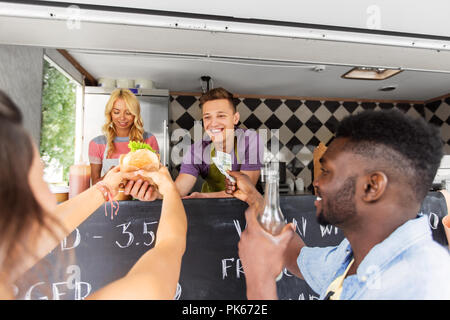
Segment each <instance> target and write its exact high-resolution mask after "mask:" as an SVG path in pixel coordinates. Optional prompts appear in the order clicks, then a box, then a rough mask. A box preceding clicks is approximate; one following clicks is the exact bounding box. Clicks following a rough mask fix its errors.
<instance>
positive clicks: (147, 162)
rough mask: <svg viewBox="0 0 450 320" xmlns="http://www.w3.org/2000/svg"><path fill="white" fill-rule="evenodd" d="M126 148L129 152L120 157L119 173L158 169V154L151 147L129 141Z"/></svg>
mask: <svg viewBox="0 0 450 320" xmlns="http://www.w3.org/2000/svg"><path fill="white" fill-rule="evenodd" d="M128 148H130V152H128V153H127V154H126V155H125V154H122V155H120V158H119V166H120V171H122V172H131V171H136V170H146V171H157V170H158V169H159V166H160V163H159V154H157V153H156V151H155V150H153V148H152V147H151V146H149V145H148V144H146V143H143V142H138V141H130V143H129V144H128Z"/></svg>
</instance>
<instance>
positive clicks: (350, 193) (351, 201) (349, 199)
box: [317, 177, 356, 226]
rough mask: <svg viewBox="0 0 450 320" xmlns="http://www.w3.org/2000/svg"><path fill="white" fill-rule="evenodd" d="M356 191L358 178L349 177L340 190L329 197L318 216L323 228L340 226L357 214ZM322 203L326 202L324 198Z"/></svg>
mask: <svg viewBox="0 0 450 320" xmlns="http://www.w3.org/2000/svg"><path fill="white" fill-rule="evenodd" d="M355 190H356V177H348V178H347V179H346V180H345V181H344V184H343V185H342V187H341V188H340V189H339V190H337V191H336V192H335V193H334V194H332V195H330V196H327V202H326V204H325V202H322V210H321V211H320V212H319V214H318V216H317V222H318V223H319V224H321V225H322V226H326V225H329V224H331V225H334V226H339V225H340V224H342V223H343V222H345V220H346V219H347V218H348V217H352V216H354V215H355V214H356V205H355ZM322 201H324V200H323V198H322ZM324 211H325V212H326V217H325V214H324Z"/></svg>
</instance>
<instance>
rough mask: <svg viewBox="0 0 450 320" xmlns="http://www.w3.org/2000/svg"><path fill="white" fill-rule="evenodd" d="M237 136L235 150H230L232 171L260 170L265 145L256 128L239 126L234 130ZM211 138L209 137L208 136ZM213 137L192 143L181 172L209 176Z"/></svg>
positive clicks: (184, 157)
mask: <svg viewBox="0 0 450 320" xmlns="http://www.w3.org/2000/svg"><path fill="white" fill-rule="evenodd" d="M234 135H235V137H236V147H237V148H236V149H237V150H236V151H237V154H238V158H236V155H235V150H234V149H233V151H232V152H230V155H231V159H232V171H240V170H243V171H258V170H260V169H261V167H262V166H263V158H264V145H263V143H262V139H261V137H260V136H259V135H258V133H257V132H256V131H255V130H251V129H241V128H237V129H235V130H234ZM208 138H209V137H208ZM211 147H212V141H211V139H208V140H202V141H198V142H195V143H194V144H192V145H191V146H190V148H189V150H188V152H186V154H185V155H184V156H183V161H182V163H181V168H180V173H187V174H190V175H192V176H194V177H197V176H198V175H200V176H201V177H202V178H203V179H205V178H206V177H207V176H208V172H209V167H210V165H211V163H212V160H211Z"/></svg>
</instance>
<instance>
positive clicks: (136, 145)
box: [128, 141, 156, 152]
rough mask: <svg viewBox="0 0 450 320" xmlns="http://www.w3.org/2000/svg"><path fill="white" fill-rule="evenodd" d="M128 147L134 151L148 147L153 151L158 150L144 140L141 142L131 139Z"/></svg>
mask: <svg viewBox="0 0 450 320" xmlns="http://www.w3.org/2000/svg"><path fill="white" fill-rule="evenodd" d="M128 148H130V150H131V151H132V152H134V151H136V150H139V149H148V150H150V151H152V152H156V151H155V150H153V148H152V147H151V146H150V145H148V144H146V143H144V142H139V141H130V142H129V143H128Z"/></svg>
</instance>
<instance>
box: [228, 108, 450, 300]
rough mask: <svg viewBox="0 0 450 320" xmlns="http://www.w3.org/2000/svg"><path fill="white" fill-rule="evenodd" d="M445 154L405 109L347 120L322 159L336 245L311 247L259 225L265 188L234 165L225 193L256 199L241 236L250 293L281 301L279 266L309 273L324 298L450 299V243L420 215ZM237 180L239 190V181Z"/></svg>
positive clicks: (325, 213) (433, 133)
mask: <svg viewBox="0 0 450 320" xmlns="http://www.w3.org/2000/svg"><path fill="white" fill-rule="evenodd" d="M441 157H442V142H441V139H440V136H439V132H438V130H437V129H436V128H434V127H432V126H431V125H429V124H427V123H426V122H425V121H424V120H423V119H412V118H410V117H407V116H405V115H404V114H402V113H401V112H399V111H380V112H375V111H365V112H362V113H359V114H357V115H353V116H349V117H347V118H345V119H344V120H343V121H342V122H341V123H340V126H339V128H338V130H337V133H336V138H335V140H333V142H332V143H331V144H330V145H329V147H328V149H327V151H326V152H325V154H324V155H323V156H322V158H321V164H322V173H321V175H320V176H319V177H317V178H316V179H315V181H314V183H313V185H314V187H315V188H316V190H317V194H318V197H317V200H316V201H315V206H316V208H317V212H316V215H317V216H316V217H317V220H318V221H319V223H321V224H323V225H327V224H331V225H334V226H336V227H338V228H340V229H341V230H342V231H343V233H344V235H345V239H344V240H343V241H342V242H341V243H340V244H339V245H338V246H336V247H325V248H319V247H307V246H305V244H304V242H303V241H302V239H301V238H300V237H299V235H298V234H296V233H295V232H294V231H293V228H292V225H288V226H287V227H285V229H284V230H283V232H282V233H281V235H280V236H277V237H273V236H271V235H269V234H267V233H266V232H264V230H263V229H262V228H261V227H260V226H259V224H258V223H257V220H256V214H257V213H258V212H259V211H260V210H261V208H263V201H264V200H263V199H262V197H261V195H260V194H259V193H258V192H257V191H256V190H255V189H254V188H253V187H252V186H251V183H250V182H249V181H248V178H247V177H245V176H244V175H241V174H239V173H236V174H235V173H231V175H232V176H234V177H235V178H236V180H237V181H236V186H234V185H232V184H227V191H228V192H233V194H234V195H235V196H236V197H237V198H239V199H241V200H243V201H246V202H247V203H248V204H249V209H248V210H247V212H246V220H247V228H246V230H245V231H244V232H243V233H242V235H241V240H240V242H239V257H240V258H241V262H242V265H243V268H244V271H245V277H246V283H247V296H248V298H249V299H275V298H276V297H277V293H276V281H275V278H276V277H277V275H278V274H279V273H280V271H281V268H282V267H283V266H284V267H287V268H288V270H289V271H290V272H291V273H293V274H294V275H296V276H298V277H300V278H302V279H304V280H306V282H307V283H308V285H309V286H310V287H311V288H312V289H313V290H314V291H316V292H317V293H318V294H320V298H321V299H450V272H449V270H450V257H449V253H448V250H446V249H445V248H444V247H442V246H440V245H439V244H438V243H437V242H435V241H434V240H433V239H432V235H431V230H430V227H429V225H428V221H427V217H426V216H418V212H419V210H420V206H421V203H422V202H423V200H424V198H425V196H426V195H427V192H428V190H429V189H430V187H431V184H432V182H433V179H434V176H435V174H436V171H437V168H438V167H439V164H440V160H441ZM236 188H237V189H236Z"/></svg>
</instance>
